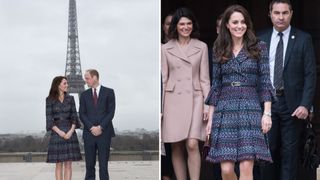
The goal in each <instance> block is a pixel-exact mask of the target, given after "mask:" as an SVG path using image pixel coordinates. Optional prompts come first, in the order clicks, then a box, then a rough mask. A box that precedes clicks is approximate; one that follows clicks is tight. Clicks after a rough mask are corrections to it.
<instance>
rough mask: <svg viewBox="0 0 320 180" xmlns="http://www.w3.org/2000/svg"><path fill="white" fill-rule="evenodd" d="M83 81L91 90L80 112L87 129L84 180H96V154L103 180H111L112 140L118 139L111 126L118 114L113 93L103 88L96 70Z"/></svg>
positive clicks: (85, 133)
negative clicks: (116, 113) (109, 165)
mask: <svg viewBox="0 0 320 180" xmlns="http://www.w3.org/2000/svg"><path fill="white" fill-rule="evenodd" d="M84 77H85V81H86V83H87V85H88V87H90V89H88V90H86V91H85V92H83V93H82V94H81V97H80V108H79V109H80V110H79V114H80V120H81V121H82V123H83V125H84V128H83V140H84V150H85V160H86V177H85V180H95V165H96V153H97V151H98V160H99V177H100V180H109V173H108V160H109V152H110V143H111V138H112V137H114V136H115V133H114V129H113V124H112V119H113V116H114V112H115V96H114V91H113V89H110V88H106V87H104V86H101V85H100V83H99V73H98V71H97V70H94V69H89V70H87V71H86V72H85V75H84Z"/></svg>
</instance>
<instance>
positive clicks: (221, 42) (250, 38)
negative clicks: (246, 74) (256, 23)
mask: <svg viewBox="0 0 320 180" xmlns="http://www.w3.org/2000/svg"><path fill="white" fill-rule="evenodd" d="M234 12H239V13H241V14H242V15H243V17H244V21H245V23H246V25H247V30H246V32H245V34H244V35H243V48H244V49H245V50H246V51H247V52H248V54H249V57H251V58H254V59H259V57H260V49H259V48H258V46H257V45H258V39H257V37H256V36H255V34H254V30H253V25H252V21H251V18H250V15H249V13H248V11H247V10H246V9H245V8H244V7H243V6H241V5H237V4H236V5H231V6H229V7H228V8H227V9H226V10H225V11H224V13H223V17H222V20H221V27H220V33H219V35H218V38H217V39H216V41H215V42H214V46H213V52H214V54H215V56H216V57H217V58H218V61H219V62H222V63H224V62H227V61H228V59H230V58H231V57H232V49H233V41H232V37H231V34H230V31H229V30H228V28H227V24H228V22H229V19H230V17H231V15H232V14H233V13H234Z"/></svg>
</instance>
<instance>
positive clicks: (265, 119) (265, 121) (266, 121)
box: [261, 115, 272, 134]
mask: <svg viewBox="0 0 320 180" xmlns="http://www.w3.org/2000/svg"><path fill="white" fill-rule="evenodd" d="M261 127H262V132H263V134H266V133H267V132H269V131H270V129H271V127H272V121H271V117H270V116H267V115H262V119H261Z"/></svg>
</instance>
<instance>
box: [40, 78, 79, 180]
mask: <svg viewBox="0 0 320 180" xmlns="http://www.w3.org/2000/svg"><path fill="white" fill-rule="evenodd" d="M67 89H68V83H67V79H66V77H64V76H57V77H55V78H54V79H53V81H52V84H51V88H50V92H49V96H48V97H47V99H46V122H47V123H46V129H47V131H51V134H50V140H49V146H48V154H47V162H48V163H56V169H55V176H56V180H62V179H64V180H71V176H72V161H79V160H81V159H82V158H81V154H80V147H79V142H78V138H77V133H76V131H75V129H76V128H79V127H80V123H79V119H78V115H77V111H76V106H75V102H74V98H73V96H70V95H68V94H67ZM63 167H64V173H63V174H64V175H62V169H63ZM63 176H64V178H62V177H63Z"/></svg>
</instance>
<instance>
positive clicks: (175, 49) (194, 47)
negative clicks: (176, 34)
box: [166, 39, 201, 63]
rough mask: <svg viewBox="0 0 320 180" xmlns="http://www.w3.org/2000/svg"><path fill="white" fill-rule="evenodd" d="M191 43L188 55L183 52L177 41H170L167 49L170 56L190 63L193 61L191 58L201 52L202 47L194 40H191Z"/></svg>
mask: <svg viewBox="0 0 320 180" xmlns="http://www.w3.org/2000/svg"><path fill="white" fill-rule="evenodd" d="M189 43H190V44H189V48H188V51H187V54H184V53H182V52H181V50H180V49H179V45H178V42H177V40H171V41H169V42H168V43H167V48H166V49H167V50H168V52H169V53H170V54H172V55H174V56H176V57H178V58H180V59H182V60H184V61H187V62H189V63H190V62H191V59H190V58H189V57H191V56H192V55H194V54H197V53H198V52H200V50H201V46H200V45H199V44H198V43H197V41H195V40H194V39H191V40H190V42H189Z"/></svg>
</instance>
